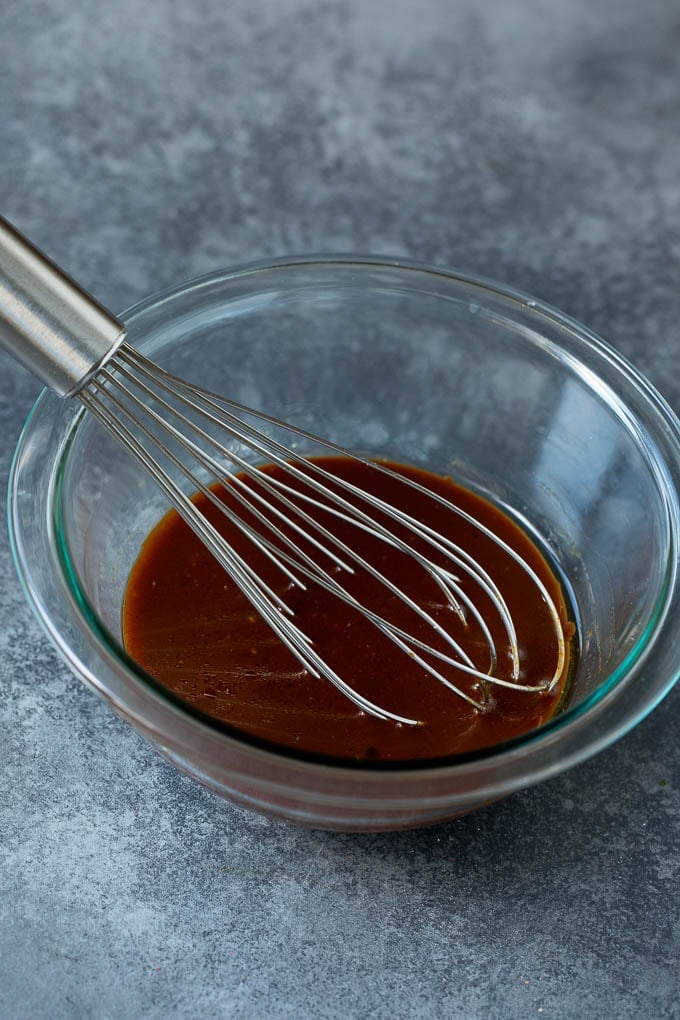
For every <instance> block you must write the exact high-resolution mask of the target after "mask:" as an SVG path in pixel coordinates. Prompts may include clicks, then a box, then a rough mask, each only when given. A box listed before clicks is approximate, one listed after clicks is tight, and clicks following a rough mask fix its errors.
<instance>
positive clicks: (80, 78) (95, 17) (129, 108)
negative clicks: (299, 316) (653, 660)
mask: <svg viewBox="0 0 680 1020" xmlns="http://www.w3.org/2000/svg"><path fill="white" fill-rule="evenodd" d="M679 54H680V10H679V9H678V6H677V4H676V3H675V2H673V0H667V2H660V0H645V2H644V3H639V2H638V0H636V2H632V0H569V2H568V3H566V2H564V3H563V2H562V0H521V2H512V0H509V2H505V0H488V2H487V3H485V4H478V3H472V2H469V3H468V2H458V3H454V2H453V0H418V2H417V3H416V2H407V0H329V2H314V0H279V2H278V3H264V2H262V0H228V2H225V0H194V2H193V3H180V2H179V0H147V2H145V3H140V2H139V0H118V2H113V3H110V4H106V5H105V4H94V3H88V2H86V0H70V2H69V3H68V4H65V3H62V2H59V0H23V2H21V3H10V2H5V3H3V4H2V6H1V7H0V209H2V211H3V212H4V213H5V214H6V215H7V216H8V217H9V218H11V219H13V220H14V221H15V222H16V223H17V224H18V225H19V226H21V227H22V228H23V229H24V230H25V231H26V232H27V233H29V234H30V235H31V236H33V237H34V239H36V240H37V241H38V242H39V243H40V244H41V245H42V246H43V247H44V248H46V249H47V250H48V251H49V252H50V253H51V254H52V255H53V256H54V257H55V258H57V259H58V260H59V261H61V262H62V263H63V264H64V265H65V266H66V267H67V268H69V269H70V270H71V272H72V273H73V274H74V275H76V276H77V277H78V278H80V279H81V280H82V281H83V282H84V283H85V285H87V286H89V287H90V288H91V289H92V290H94V291H95V293H97V294H98V295H99V296H100V297H101V298H102V299H103V300H104V301H105V302H107V303H108V304H110V305H111V306H112V307H113V308H115V309H119V310H122V309H123V308H125V307H126V306H128V305H130V304H131V303H132V302H134V301H135V300H136V299H137V298H140V297H142V296H143V295H146V294H148V293H150V292H152V291H154V290H157V289H159V288H160V287H162V286H165V285H167V284H170V283H173V282H176V281H178V280H180V279H182V278H185V277H187V276H189V275H193V274H195V273H197V272H200V271H203V270H208V269H211V268H214V267H217V266H220V265H228V264H230V263H233V262H238V261H243V260H249V259H252V258H256V257H260V256H264V255H268V254H285V253H290V252H299V251H303V250H331V251H333V250H334V251H338V250H355V251H356V250H365V251H377V252H387V253H396V254H407V255H410V256H413V257H417V258H424V259H429V260H432V261H436V262H439V263H442V264H444V265H452V266H455V267H459V268H463V269H466V270H469V271H478V272H482V273H484V274H486V275H489V276H492V277H496V278H498V279H500V280H503V281H505V282H507V283H510V284H515V285H517V286H519V287H521V288H524V289H525V290H529V291H531V292H533V293H535V294H537V295H539V296H541V297H543V298H545V299H547V300H548V301H551V302H552V303H554V304H556V305H558V306H559V307H561V308H563V309H565V310H566V311H567V312H569V313H571V314H572V315H574V316H576V317H577V318H580V319H582V320H584V321H585V322H586V323H588V324H589V325H590V326H591V327H593V328H594V329H595V330H597V331H599V332H600V333H601V334H603V335H604V336H605V337H606V338H607V339H609V340H610V341H611V342H612V343H614V344H615V345H616V346H617V347H618V348H619V349H620V350H621V351H622V352H624V353H625V354H626V355H628V356H629V357H631V358H632V359H633V360H634V361H635V362H636V363H637V365H638V366H639V367H640V368H641V369H642V370H643V371H644V372H646V373H647V374H648V375H649V376H650V377H651V378H652V380H653V381H654V382H655V383H656V384H657V385H658V386H659V387H660V388H661V389H662V391H663V392H664V393H665V395H666V397H667V398H668V399H669V400H670V402H671V403H672V404H673V405H674V407H675V408H676V410H678V409H680V357H679V346H680V345H679V344H678V329H679V328H680V327H679V325H678V324H679V323H680V286H678V280H679V279H680V266H679V262H680V233H679V229H678V227H679V223H680V56H679ZM36 392H37V387H36V385H35V383H34V382H33V381H32V380H31V379H29V378H28V376H27V375H26V374H25V373H24V372H23V371H22V370H21V369H20V368H18V367H16V366H14V365H12V364H10V363H9V361H8V360H7V359H5V358H3V359H0V434H1V435H2V444H1V445H0V483H1V484H2V486H3V488H4V486H5V483H6V477H7V471H8V467H9V461H10V456H11V450H12V447H13V445H14V441H15V439H16V436H17V434H18V431H19V429H20V426H21V423H22V420H23V419H24V417H25V415H26V413H27V411H28V408H29V407H30V404H31V401H32V399H33V397H34V396H35V394H36ZM0 577H2V582H1V588H0V726H1V731H0V733H1V736H0V739H1V745H0V768H1V770H2V773H1V779H0V861H1V868H0V1017H2V1020H9V1018H38V1017H48V1018H51V1020H59V1018H80V1017H95V1018H100V1017H101V1018H109V1017H110V1018H135V1017H154V1018H162V1017H203V1016H205V1017H234V1018H236V1017H238V1018H249V1017H255V1018H258V1017H273V1018H278V1017H289V1018H331V1017H332V1018H350V1017H352V1018H353V1017H371V1018H375V1020H378V1018H393V1017H422V1018H425V1017H427V1018H430V1017H431V1018H440V1017H452V1018H458V1017H461V1018H471V1020H475V1018H485V1020H495V1018H506V1017H532V1016H539V1015H540V1016H541V1017H543V1018H546V1020H547V1018H548V1017H554V1018H582V1017H605V1018H609V1017H611V1018H617V1020H620V1018H628V1017H636V1018H637V1017H656V1018H675V1017H680V1004H679V1003H680V998H679V996H680V980H679V977H678V956H679V949H680V922H679V896H678V888H679V884H680V882H679V880H680V848H679V845H678V844H679V836H680V742H679V741H678V737H677V734H678V727H679V724H680V690H677V691H676V692H675V693H674V694H672V695H671V696H670V697H669V698H668V699H667V700H666V701H665V702H664V703H663V705H662V706H661V707H660V708H659V709H658V710H657V711H656V712H655V713H654V714H653V715H652V716H651V718H649V719H648V720H647V721H646V722H645V723H643V724H642V725H641V726H639V727H638V728H637V729H636V730H635V731H634V732H633V733H631V734H629V735H628V736H627V737H626V738H625V739H623V740H622V741H621V742H620V743H618V744H617V745H616V746H615V747H613V748H611V749H610V750H608V751H607V752H605V753H603V754H601V755H600V756H599V757H598V758H597V759H596V760H594V761H592V762H590V763H588V764H586V765H582V766H580V767H579V768H576V769H574V770H573V771H572V772H570V773H569V774H567V775H565V776H564V777H562V778H559V779H556V780H553V781H552V782H549V783H547V784H545V785H543V786H541V787H537V788H534V789H532V790H529V791H526V792H524V793H521V794H518V795H515V796H513V797H511V798H510V799H508V800H506V801H505V802H503V803H501V804H498V805H496V806H495V807H491V808H489V809H487V810H485V811H482V812H479V813H478V814H475V815H473V816H470V817H467V818H465V819H463V820H461V821H458V822H454V823H451V824H448V825H445V826H441V827H439V828H436V829H432V830H428V831H422V832H411V833H406V834H399V835H380V836H356V835H345V836H343V835H331V834H325V833H319V832H305V831H300V830H297V829H295V828H293V827H289V826H287V825H285V824H283V823H279V822H272V821H268V820H266V819H263V818H260V817H258V816H256V815H252V814H248V813H246V812H244V811H242V810H239V809H237V808H234V807H231V806H230V805H229V804H228V803H226V802H222V801H220V800H219V799H217V798H216V797H214V796H212V795H211V794H209V793H207V792H205V791H203V790H201V789H199V788H198V787H197V786H195V785H194V784H193V783H192V782H191V781H190V780H188V779H185V778H183V777H182V776H180V775H179V774H177V773H176V772H175V771H174V770H173V769H172V768H171V767H170V766H169V765H166V764H165V763H164V762H163V761H161V760H160V759H159V758H157V757H156V756H155V755H154V753H153V752H152V751H151V750H150V749H149V748H148V747H147V746H146V745H145V744H143V743H142V741H141V740H140V738H138V737H137V736H136V735H135V734H134V733H133V732H132V731H131V730H130V729H129V728H127V727H126V726H125V725H124V724H123V723H122V722H119V721H118V720H117V719H116V718H114V716H113V715H112V714H111V713H110V712H109V711H108V709H107V708H106V707H105V706H104V705H103V704H102V703H100V702H99V701H97V700H96V699H95V698H94V697H93V696H92V695H91V694H90V693H88V692H87V691H86V690H85V689H84V688H83V687H82V686H81V685H80V684H79V683H78V682H77V681H76V680H75V679H73V678H72V677H71V675H70V674H69V673H68V672H67V671H66V670H65V668H64V667H63V666H62V665H61V663H60V662H59V661H58V660H57V658H56V656H55V654H54V653H53V652H52V650H51V648H50V647H48V645H47V644H46V642H45V640H44V639H43V637H42V634H41V632H40V631H39V630H38V627H37V625H36V624H35V623H34V622H33V620H32V618H31V616H30V614H29V611H28V609H27V607H26V606H25V604H24V601H23V598H22V594H21V591H20V589H19V585H18V582H17V581H16V580H15V576H14V572H13V568H12V564H11V560H10V554H9V549H8V542H7V538H6V537H5V535H4V533H3V534H2V536H0Z"/></svg>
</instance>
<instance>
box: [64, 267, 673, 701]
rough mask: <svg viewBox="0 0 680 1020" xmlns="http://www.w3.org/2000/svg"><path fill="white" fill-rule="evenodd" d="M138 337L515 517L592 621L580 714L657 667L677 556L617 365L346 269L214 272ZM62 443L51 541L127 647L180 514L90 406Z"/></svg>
mask: <svg viewBox="0 0 680 1020" xmlns="http://www.w3.org/2000/svg"><path fill="white" fill-rule="evenodd" d="M128 327H129V339H130V342H131V343H132V344H134V345H135V346H138V347H139V348H140V349H142V350H143V351H144V353H145V354H147V355H148V356H150V357H152V358H154V359H156V360H157V361H158V362H159V364H160V365H162V366H163V367H164V368H167V369H168V370H170V371H172V372H173V373H175V374H177V375H180V376H183V377H184V378H186V379H188V380H190V381H192V382H195V383H197V384H199V385H201V386H204V387H206V388H208V389H211V390H214V391H217V392H221V393H224V394H226V395H228V396H230V397H232V398H234V399H236V400H238V401H240V402H242V403H245V404H247V405H249V406H252V407H255V408H257V409H259V410H264V411H266V412H268V413H270V414H272V415H274V416H276V417H279V418H281V419H283V420H287V421H290V422H293V423H295V424H296V425H298V426H300V427H301V428H303V429H305V430H309V431H311V432H314V433H318V434H320V435H323V436H326V437H328V438H329V439H331V440H333V441H334V442H336V443H339V444H341V445H343V446H347V447H349V448H351V449H353V450H356V451H358V452H361V453H364V454H369V455H370V454H374V455H376V456H381V457H387V458H389V459H392V460H395V461H403V462H408V463H411V464H415V465H418V466H421V467H424V468H427V469H429V470H431V471H435V472H438V473H441V474H448V475H451V476H452V477H453V478H454V479H455V480H456V481H458V482H460V483H462V484H466V485H469V486H471V487H473V488H475V489H477V490H478V491H481V492H482V493H483V494H486V495H488V496H489V497H490V498H491V499H492V500H494V501H495V502H497V503H498V504H500V505H501V506H503V507H504V508H506V509H507V510H509V512H510V513H511V514H512V515H514V516H515V517H516V518H517V519H518V520H519V521H520V522H521V523H522V524H523V525H524V526H525V527H526V528H527V529H528V530H529V531H530V532H531V533H532V535H533V536H534V537H535V539H536V540H537V541H538V543H539V544H540V545H541V546H542V547H543V548H544V549H545V551H546V552H547V553H548V555H549V556H550V558H551V559H552V560H553V562H554V563H555V565H556V566H557V568H558V570H559V571H560V573H561V574H562V576H563V578H564V579H565V581H566V587H567V591H568V595H569V598H570V599H571V601H572V603H573V606H574V609H575V612H576V614H577V618H578V622H579V626H580V634H581V647H580V657H579V662H578V667H577V673H576V677H575V683H574V688H573V696H572V701H571V706H572V710H573V708H574V707H576V706H579V705H581V704H582V703H583V702H584V701H585V700H586V699H588V698H590V697H592V695H593V694H594V693H595V692H600V693H602V692H603V690H605V689H607V690H608V689H610V688H612V687H614V686H615V685H616V684H617V682H618V681H619V680H620V678H621V677H622V676H623V674H624V673H625V672H626V670H627V669H628V668H629V666H630V665H631V663H632V662H634V661H635V660H636V659H638V658H639V657H640V656H641V655H643V654H644V652H645V649H646V648H647V647H648V645H649V643H650V641H651V640H652V637H653V634H654V632H655V625H656V623H657V621H658V619H659V616H660V613H661V612H662V609H663V604H664V598H665V595H666V592H667V588H668V584H669V578H670V572H671V568H672V564H673V561H674V554H673V548H672V535H671V528H670V524H669V511H668V506H667V501H666V500H665V498H664V495H663V492H664V485H665V483H664V479H663V477H662V474H663V471H662V467H660V466H659V459H658V458H657V456H656V452H655V448H654V443H653V439H652V437H651V435H650V434H649V433H648V432H647V430H646V428H645V425H644V422H643V421H642V420H641V419H640V418H639V417H638V416H637V415H636V413H635V410H634V409H633V408H631V405H630V404H629V403H627V402H626V400H625V393H624V394H623V395H622V391H621V385H623V383H622V381H621V380H618V379H615V380H614V382H615V383H616V385H613V384H612V378H613V376H615V375H616V371H617V370H616V368H615V366H612V364H611V363H607V362H606V360H605V359H603V356H602V354H601V353H600V352H599V351H598V350H597V349H595V348H592V347H591V346H590V345H589V344H588V342H585V343H584V341H583V338H580V337H578V336H577V335H576V333H575V332H574V330H573V329H572V328H571V327H570V325H569V324H568V323H566V322H560V321H559V320H556V319H555V318H553V317H551V316H550V315H548V314H543V313H542V312H541V310H540V309H537V308H532V307H530V306H529V305H527V304H523V303H522V302H520V301H516V300H512V299H511V298H508V297H507V296H504V295H501V294H497V293H496V294H495V293H493V292H490V291H488V290H485V289H484V288H483V287H476V286H475V285H474V284H471V283H469V282H465V281H461V280H459V279H454V278H451V277H448V276H446V275H438V274H436V273H431V272H425V271H422V270H421V271H418V270H416V269H410V270H408V271H407V270H405V269H401V270H397V269H396V268H394V267H392V268H390V267H384V266H383V267H380V266H376V265H373V266H371V265H358V264H353V263H345V264H342V263H340V264H337V263H336V264H334V265H332V266H331V265H324V264H316V265H313V264H310V265H307V266H305V265H299V264H298V265H293V266H285V265H284V266H279V267H276V268H270V269H267V270H262V271H260V272H255V273H251V274H242V275H239V274H236V275H235V276H233V277H219V278H212V279H209V280H207V281H204V282H202V283H200V284H196V285H194V286H193V287H189V288H187V289H186V290H184V291H180V292H177V293H175V294H173V295H169V296H167V297H166V298H164V299H162V300H160V301H155V302H149V303H147V304H145V305H142V306H140V308H139V309H137V310H136V311H135V312H134V313H133V314H132V315H131V316H130V317H129V318H128ZM624 388H625V387H624ZM65 436H66V438H65V439H64V441H63V444H62V447H61V456H60V458H59V466H58V471H57V472H56V474H55V481H54V514H55V516H54V521H55V525H54V526H55V534H56V537H57V539H58V544H60V547H61V549H62V551H63V553H64V563H65V566H66V573H67V575H68V579H69V584H70V585H71V586H72V587H73V588H74V589H75V590H76V591H77V593H78V597H79V599H80V601H81V603H82V604H83V605H85V606H86V607H88V611H91V612H93V613H95V614H96V616H97V617H98V619H99V620H100V621H101V623H102V624H103V626H104V628H105V630H106V632H107V633H108V639H109V641H110V642H111V647H112V648H113V649H114V651H115V650H116V649H117V648H118V646H119V644H120V641H121V605H122V599H123V594H124V590H125V585H126V581H127V577H128V573H129V570H130V568H131V566H132V563H133V562H134V560H135V558H136V556H137V554H138V552H139V549H140V546H141V544H142V542H143V541H144V539H145V537H146V535H147V534H148V532H149V530H150V529H151V528H152V527H153V525H154V524H155V523H156V521H157V520H158V519H159V518H160V517H161V516H162V515H163V513H164V512H165V510H166V509H167V504H166V501H165V498H164V496H163V495H162V494H161V493H160V491H159V490H158V489H157V487H156V485H155V483H154V482H153V481H152V480H151V479H149V478H148V477H147V476H146V475H145V473H144V472H143V471H142V470H141V469H140V468H139V467H138V466H137V465H136V464H135V463H134V462H133V461H132V460H131V459H130V457H129V455H127V454H126V453H125V452H124V451H123V450H122V449H121V448H120V447H119V446H118V444H117V443H116V441H115V440H114V439H112V438H111V437H110V436H109V435H107V434H106V432H105V431H104V430H103V429H102V428H101V427H100V426H99V425H98V424H97V423H96V422H94V421H93V420H91V419H90V418H89V417H88V416H86V415H83V414H82V413H80V412H77V411H74V412H73V413H72V415H71V422H70V427H69V429H68V430H67V432H66V433H65ZM296 450H297V451H298V452H304V453H312V452H315V451H314V447H313V444H311V443H309V442H307V441H301V442H298V444H297V445H296ZM177 480H178V482H179V483H180V484H182V485H183V486H184V487H185V488H186V487H187V486H186V482H185V481H184V480H183V479H182V478H181V477H178V479H177Z"/></svg>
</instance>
